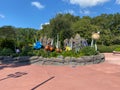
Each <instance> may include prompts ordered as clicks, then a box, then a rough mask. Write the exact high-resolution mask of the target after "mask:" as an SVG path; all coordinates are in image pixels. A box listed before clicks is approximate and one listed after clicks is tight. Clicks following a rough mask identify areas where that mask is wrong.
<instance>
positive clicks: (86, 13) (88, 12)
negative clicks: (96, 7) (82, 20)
mask: <svg viewBox="0 0 120 90" xmlns="http://www.w3.org/2000/svg"><path fill="white" fill-rule="evenodd" d="M80 13H81V14H84V15H89V14H90V11H89V10H80Z"/></svg>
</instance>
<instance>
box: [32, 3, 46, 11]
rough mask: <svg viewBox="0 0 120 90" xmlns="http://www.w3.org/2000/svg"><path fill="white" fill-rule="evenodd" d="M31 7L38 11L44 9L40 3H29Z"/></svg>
mask: <svg viewBox="0 0 120 90" xmlns="http://www.w3.org/2000/svg"><path fill="white" fill-rule="evenodd" d="M31 5H32V6H35V7H37V8H38V9H42V8H44V6H43V5H42V4H41V3H40V2H31Z"/></svg>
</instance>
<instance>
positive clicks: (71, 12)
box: [58, 9, 75, 15]
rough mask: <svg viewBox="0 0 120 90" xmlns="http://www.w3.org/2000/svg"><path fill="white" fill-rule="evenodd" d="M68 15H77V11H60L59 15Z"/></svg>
mask: <svg viewBox="0 0 120 90" xmlns="http://www.w3.org/2000/svg"><path fill="white" fill-rule="evenodd" d="M66 13H70V14H71V15H74V14H75V11H74V10H72V9H70V10H64V11H59V12H58V14H66Z"/></svg>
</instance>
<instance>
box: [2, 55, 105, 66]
mask: <svg viewBox="0 0 120 90" xmlns="http://www.w3.org/2000/svg"><path fill="white" fill-rule="evenodd" d="M104 61H105V56H104V54H99V55H93V56H82V57H80V58H75V57H65V58H64V57H63V56H58V57H57V58H55V57H51V58H43V57H41V56H31V57H30V56H20V57H14V58H13V57H11V56H0V62H1V63H11V62H12V63H16V62H17V63H20V62H29V63H30V64H32V63H37V64H40V65H87V64H97V63H100V62H104Z"/></svg>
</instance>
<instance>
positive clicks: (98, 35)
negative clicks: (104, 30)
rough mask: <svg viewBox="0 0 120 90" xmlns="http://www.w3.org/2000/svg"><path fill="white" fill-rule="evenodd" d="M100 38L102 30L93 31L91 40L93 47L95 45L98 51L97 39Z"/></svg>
mask: <svg viewBox="0 0 120 90" xmlns="http://www.w3.org/2000/svg"><path fill="white" fill-rule="evenodd" d="M99 38H100V32H97V33H92V41H91V47H94V48H95V50H96V51H97V43H96V41H97V40H98V39H99Z"/></svg>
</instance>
